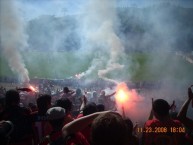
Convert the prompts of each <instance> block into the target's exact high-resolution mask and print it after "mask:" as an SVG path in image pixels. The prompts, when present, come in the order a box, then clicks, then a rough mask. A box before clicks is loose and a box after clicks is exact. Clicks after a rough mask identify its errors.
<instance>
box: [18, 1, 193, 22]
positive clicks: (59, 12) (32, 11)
mask: <svg viewBox="0 0 193 145" xmlns="http://www.w3.org/2000/svg"><path fill="white" fill-rule="evenodd" d="M15 1H16V2H17V4H18V6H19V8H20V11H21V13H22V15H23V17H24V18H25V19H26V20H30V19H33V18H36V17H38V16H40V15H55V16H63V15H73V14H77V13H81V8H82V6H83V5H85V4H86V3H87V2H88V1H89V0H15ZM160 2H170V3H174V4H176V5H181V6H183V7H193V0H117V3H116V4H117V6H119V7H146V6H149V5H154V4H156V3H160ZM101 3H102V0H101Z"/></svg>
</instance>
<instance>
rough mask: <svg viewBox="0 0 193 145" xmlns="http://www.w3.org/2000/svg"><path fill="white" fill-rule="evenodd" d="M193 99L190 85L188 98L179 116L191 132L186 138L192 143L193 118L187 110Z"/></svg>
mask: <svg viewBox="0 0 193 145" xmlns="http://www.w3.org/2000/svg"><path fill="white" fill-rule="evenodd" d="M191 101H193V93H192V90H191V87H189V88H188V98H187V100H186V101H185V102H184V104H183V105H182V108H181V109H180V111H179V113H178V116H177V117H178V119H179V120H180V121H181V122H182V123H183V124H184V125H185V126H186V127H187V128H188V129H189V133H188V134H187V135H186V139H187V140H188V141H189V142H190V143H191V144H193V137H192V135H191V132H192V131H193V120H192V119H190V118H189V117H187V111H188V107H189V104H190V102H191Z"/></svg>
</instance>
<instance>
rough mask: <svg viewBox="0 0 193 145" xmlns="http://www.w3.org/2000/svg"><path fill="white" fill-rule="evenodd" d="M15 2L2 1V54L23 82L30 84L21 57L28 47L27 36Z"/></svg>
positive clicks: (0, 5)
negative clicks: (23, 50) (24, 49)
mask: <svg viewBox="0 0 193 145" xmlns="http://www.w3.org/2000/svg"><path fill="white" fill-rule="evenodd" d="M14 2H15V1H13V0H1V1H0V19H1V21H0V38H1V46H2V49H3V51H2V53H3V55H4V57H5V58H6V59H7V61H8V63H9V66H10V68H11V70H12V71H13V72H16V73H17V74H18V76H19V78H20V80H21V81H22V82H26V83H27V82H29V76H28V70H27V68H26V67H25V64H24V62H23V60H22V56H21V55H20V50H22V49H23V48H25V47H27V36H26V35H25V33H24V25H23V22H22V19H21V17H19V12H18V9H17V7H16V4H15V3H14Z"/></svg>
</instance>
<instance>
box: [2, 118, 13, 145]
mask: <svg viewBox="0 0 193 145" xmlns="http://www.w3.org/2000/svg"><path fill="white" fill-rule="evenodd" d="M13 129H14V126H13V124H12V122H10V121H1V122H0V141H1V145H8V144H9V140H10V134H11V133H12V131H13Z"/></svg>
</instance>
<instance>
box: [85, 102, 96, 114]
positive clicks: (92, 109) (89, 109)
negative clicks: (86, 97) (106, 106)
mask: <svg viewBox="0 0 193 145" xmlns="http://www.w3.org/2000/svg"><path fill="white" fill-rule="evenodd" d="M95 112H97V106H96V104H95V103H94V102H91V103H88V104H86V106H85V107H84V108H83V115H84V116H86V115H89V114H92V113H95Z"/></svg>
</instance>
